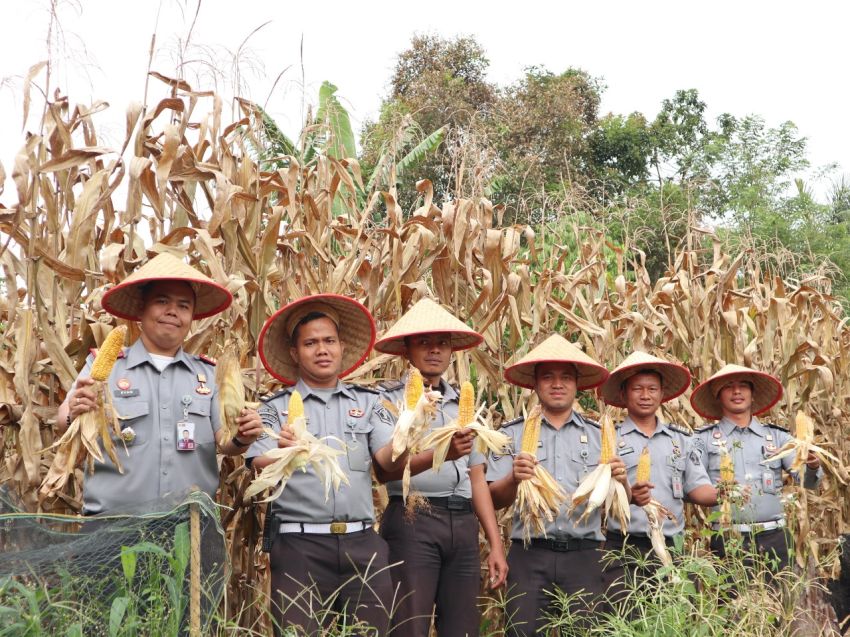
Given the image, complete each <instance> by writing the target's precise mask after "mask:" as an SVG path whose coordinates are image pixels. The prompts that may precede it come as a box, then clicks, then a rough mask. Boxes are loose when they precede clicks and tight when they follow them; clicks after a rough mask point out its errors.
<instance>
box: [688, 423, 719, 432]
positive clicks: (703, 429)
mask: <svg viewBox="0 0 850 637" xmlns="http://www.w3.org/2000/svg"><path fill="white" fill-rule="evenodd" d="M716 426H717V423H716V422H710V423H708V424H706V425H703V426H702V427H697V428H696V429H694V431H695V432H696V433H702V432H703V431H708V430H709V429H714V428H715V427H716Z"/></svg>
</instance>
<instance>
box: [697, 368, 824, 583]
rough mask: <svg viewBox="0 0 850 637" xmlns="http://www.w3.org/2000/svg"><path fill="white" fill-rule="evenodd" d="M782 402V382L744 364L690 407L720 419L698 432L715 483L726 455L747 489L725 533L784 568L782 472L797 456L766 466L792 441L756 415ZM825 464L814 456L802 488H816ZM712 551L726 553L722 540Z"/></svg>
mask: <svg viewBox="0 0 850 637" xmlns="http://www.w3.org/2000/svg"><path fill="white" fill-rule="evenodd" d="M780 398H782V385H781V384H780V383H779V379H777V378H775V377H773V376H771V375H770V374H765V373H764V372H759V371H756V370H754V369H750V368H748V367H742V366H740V365H726V366H725V367H723V369H721V370H720V371H719V372H717V373H716V374H714V376H712V377H711V378H709V379H708V380H707V381H705V382H704V383H702V384H701V385H699V386H697V388H696V389H695V390H694V393H693V394H691V405H692V406H693V408H694V410H695V411H696V412H697V413H698V414H699V415H700V416H702V417H703V418H706V419H708V420H717V421H718V422H716V423H713V424H710V425H707V426H705V427H703V428H702V429H700V430H698V431H697V434H696V435H697V438H698V440H699V441H700V443H701V451H702V453H701V461H702V463H703V465H704V466H705V468H706V469H707V470H708V475H709V477H710V478H711V481H712V482H713V483H714V484H715V485H716V484H718V483H719V482H720V458H721V455H722V452H723V451H724V450H725V451H727V452H728V453H729V454H730V455H731V457H732V462H733V464H734V466H735V481H736V482H737V483H738V484H740V485H742V486H743V487H744V488H745V489H746V490H747V491H748V499H747V502H746V503H745V504H744V505H742V506H737V507H733V508H732V509H733V510H732V527H731V528H730V529H720V528H719V525H718V526H716V527H715V528H716V529H717V530H721V531H737V532H738V533H741V534H742V536H743V540H744V546H745V547H748V546H752V545H753V544H755V548H756V550H758V552H759V553H770V552H772V553H773V554H774V555H775V557H776V559H777V561H778V563H779V567H780V568H785V567H786V566H788V565H789V563H790V560H789V554H788V541H789V538H788V536H787V532H786V529H785V511H784V508H783V506H782V501H781V499H780V496H781V492H782V470H783V468H784V469H785V470H786V471H788V470H790V467H791V463H792V462H793V459H794V458H793V456H787V457H786V458H783V459H782V460H776V461H774V462H771V463H769V464H767V465H764V464H762V461H763V460H765V459H766V458H769V457H770V456H772V455H773V454H775V453H776V450H777V449H778V448H779V447H781V446H782V445H783V444H785V442H786V441H787V440H788V439H790V438H791V435H790V434H789V433H788V432H787V431H786V430H785V429H782V428H781V427H779V426H777V425H774V424H772V423H762V422H760V421H759V420H758V418H756V415H758V414H761V413H764V412H766V411H769V410H770V408H771V407H773V405H775V404H776V403H777V402H779V399H780ZM799 477H800V476H796V478H798V479H799ZM820 477H821V470H820V461H819V460H818V458H817V457H816V456H815V455H814V454H813V453H810V454H809V457H808V459H807V462H806V468H805V470H804V475H803V476H802V480H803V486H804V487H805V488H807V489H816V488H817V485H818V483H819V482H820ZM712 548H713V549H714V550H715V551H716V552H718V554H720V555H723V554H724V550H723V538H722V536H717V537H715V538H714V539H713V540H712Z"/></svg>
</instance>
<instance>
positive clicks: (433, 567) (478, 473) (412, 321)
mask: <svg viewBox="0 0 850 637" xmlns="http://www.w3.org/2000/svg"><path fill="white" fill-rule="evenodd" d="M482 340H483V338H482V337H481V335H480V334H477V333H476V332H474V331H473V330H471V329H470V328H468V327H467V326H466V325H465V324H464V323H462V322H461V321H459V320H458V319H457V318H455V317H454V316H452V315H451V314H450V313H449V312H447V311H446V310H445V309H443V308H442V307H441V306H440V305H438V304H437V303H435V302H434V301H431V300H430V299H422V300H421V301H419V302H418V303H416V305H414V306H413V307H412V308H411V309H410V310H409V311H408V312H407V313H406V314H405V315H404V316H402V317H401V318H400V319H399V320H398V322H397V323H396V324H395V325H393V326H392V327H391V328H390V329H389V330H387V333H386V334H385V335H384V336H383V338H381V339H380V340H379V341H378V342H377V343H376V344H375V349H376V350H378V351H380V352H384V353H387V354H397V355H404V356H405V357H406V358H407V360H408V361H410V363H411V364H412V365H414V366H415V367H416V368H417V369H418V370H419V371H420V372H421V373H422V377H423V380H424V381H425V384H426V385H430V386H431V387H433V388H434V389H436V390H438V391H440V392H441V393H442V396H443V399H442V403H441V406H440V409H439V411H438V412H437V416H436V418H435V420H434V421H433V423H432V425H431V426H432V428H436V427H442V426H444V425H447V424H449V423H451V422H452V421H453V420H455V419H456V418H457V415H458V398H459V396H458V393H457V391H455V388H454V387H452V386H451V385H449V384H448V383H447V382H446V381H445V380H443V374H444V373H445V371H446V370H447V369H448V367H449V364H450V363H451V359H452V352H453V351H457V350H462V349H467V348H470V347H475V346H476V345H478V344H480V343H481V341H482ZM384 397H385V399H386V400H389V401H390V402H392V403H393V404H397V403H400V402H403V399H404V379H403V380H401V381H398V382H395V383H392V384H389V385H387V386H386V387H385V393H384ZM433 456H434V452H433V450H430V451H425V452H423V453H420V454H417V455H416V456H414V457H413V458H411V473H418V475H414V477H413V478H412V479H411V484H410V490H411V492H412V493H415V494H417V495H418V496H421V497H424V498H425V499H426V500H427V501H428V506H427V507H420V508H417V509H416V510H415V511H413V512H412V514H408V512H407V511H406V508H405V502H404V501H403V499H402V485H401V481H400V480H399V479H398V478H399V477H400V476H399V475H396V476H386V475H381V474H380V473H379V474H378V477H379V478H380V479H382V480H385V479H387V478H396V479H394V480H392V481H391V482H389V483H388V484H387V492H388V493H389V498H390V501H389V505H388V506H387V508H386V510H385V511H384V515H383V517H382V519H381V535H382V536H383V538H384V539H385V540H386V541H387V544H389V547H390V562H392V563H395V562H401V564H399V565H398V566H397V567H394V568H393V570H392V575H393V582H394V584H395V585H396V587H397V591H398V593H397V594H398V599H399V606H398V609H397V610H396V612H395V614H394V615H393V627H394V628H395V630H396V632H398V634H400V635H401V634H403V635H410V636H411V637H428V635H429V633H430V628H431V615H432V612H433V613H434V614H435V625H436V627H437V632H438V634H439V635H447V636H455V635H456V636H459V637H462V636H464V635H466V636H469V637H471V636H474V635H478V631H479V623H480V613H479V612H478V605H477V598H478V592H479V589H480V586H481V565H480V556H479V546H478V523H479V521H480V522H481V525H482V527H483V528H484V532H485V535H486V536H487V540H488V542H489V543H490V555H489V557H488V564H487V566H488V570H489V572H490V581H489V584H490V586H491V587H492V588H496V587H498V586H501V585H502V584H503V583H504V580H505V577H506V576H507V562H506V561H505V552H504V547H503V546H502V538H501V534H500V533H499V527H498V524H497V523H496V516H495V513H494V510H493V501H492V500H491V498H490V492H489V490H488V489H487V482H486V481H485V479H484V465H485V462H486V458H485V457H484V456H483V455H482V454H481V453H479V452H477V451H474V450H473V436H472V435H471V433H470V432H469V431H468V430H467V431H466V432H459V433H457V434H455V435H454V437H453V438H452V443H451V447H450V449H449V453H448V455H447V457H446V462H444V463H443V465H442V466H441V467H440V469H439V470H438V471H434V470H433V469H432V464H433ZM420 471H422V473H419V472H420ZM473 511H474V513H473ZM435 605H436V609H435Z"/></svg>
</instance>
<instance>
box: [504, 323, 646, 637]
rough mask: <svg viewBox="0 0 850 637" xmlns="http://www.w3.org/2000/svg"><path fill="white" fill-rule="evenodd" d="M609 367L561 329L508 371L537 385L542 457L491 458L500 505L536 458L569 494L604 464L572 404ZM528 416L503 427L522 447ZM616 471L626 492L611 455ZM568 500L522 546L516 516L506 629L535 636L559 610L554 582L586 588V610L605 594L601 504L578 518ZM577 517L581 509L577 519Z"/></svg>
mask: <svg viewBox="0 0 850 637" xmlns="http://www.w3.org/2000/svg"><path fill="white" fill-rule="evenodd" d="M607 377H608V371H607V370H606V369H605V368H604V367H603V366H602V365H600V364H599V363H597V362H596V361H594V360H593V359H592V358H590V357H589V356H588V355H587V354H585V353H584V352H582V351H581V350H579V349H578V348H576V347H575V346H574V345H572V344H571V343H569V342H568V341H567V340H566V339H564V338H563V337H561V336H560V335H557V334H555V335H552V336H550V337H549V338H548V339H546V340H545V341H543V343H541V344H540V345H538V346H537V347H536V348H534V349H533V350H531V351H530V352H529V353H528V354H526V355H525V356H524V357H523V358H522V359H520V360H519V361H518V362H517V363H515V364H514V365H511V366H510V367H508V368H507V369H506V370H505V378H506V379H507V381H508V382H510V383H512V384H514V385H519V386H520V387H528V388H531V389H534V391H535V393H536V394H537V397H538V399H539V400H540V405H541V407H542V409H543V420H542V423H541V427H540V441H539V443H538V450H537V458H536V460H535V459H533V458H532V457H531V456H529V455H528V454H524V453H519V454H517V455H516V456H514V457H513V458H512V457H511V456H510V455H504V456H493V457H491V459H490V463H489V466H488V469H487V481H488V482H489V483H490V493H491V494H492V496H493V504H494V505H495V506H496V508H503V507H506V506H509V505H511V504H512V503H513V502H514V500H515V499H516V494H517V487H518V485H519V483H520V482H521V481H522V480H528V479H530V478H531V477H532V476H533V475H534V464H535V462H539V463H540V464H542V465H543V466H544V468H546V469H547V470H548V471H549V473H551V474H552V477H553V478H554V479H555V480H556V481H557V482H558V483H559V484H560V485H561V486H562V487H563V488H564V490H565V491H566V492H567V493H568V494H572V493H574V492H575V490H576V489H577V488H578V485H579V483H580V482H581V481H582V479H584V477H585V476H587V474H588V473H590V472H591V471H593V469H594V468H595V467H596V466H597V465H598V464H599V456H600V452H601V446H602V445H601V435H600V429H599V425H598V424H597V423H595V422H593V421H591V420H588V419H586V418H584V417H583V416H581V414H579V413H577V412H576V411H575V410H574V409H573V405H574V402H575V397H576V391H577V390H580V389H590V388H593V387H596V386H597V385H599V384H600V383H602V382H603V381H604V380H605V379H606V378H607ZM523 427H524V422H523V419H521V418H519V419H517V420H514V421H512V422H510V423H508V424H506V425H504V426H503V428H502V430H503V431H504V432H505V433H507V434H508V435H510V436H511V438H512V440H513V448H514V449H521V442H522V432H523ZM611 467H612V475H613V477H614V479H616V480H619V481H620V482H622V483H623V484H624V486H626V490H627V492H628V491H629V487H628V481H627V479H626V469H625V466H624V465H623V462H622V460H620V459H619V458H614V459H613V460H612V461H611ZM629 496H630V497H631V494H630V493H629ZM568 504H569V503H568V502H567V503H565V504H564V505H563V506H562V507H561V511H560V512H559V514H558V516H557V517H556V518H555V520H554V521H553V522H551V523H549V524H548V525H547V528H546V535H545V537H542V536H536V537H532V539H531V542H530V544H529V545H528V546H524V545H523V541H522V537H523V528H522V524H521V522H520V520H519V517H518V516H517V515H516V514H515V515H514V525H513V531H512V532H511V539H512V543H511V549H510V552H509V553H508V566H509V568H510V570H509V571H508V593H507V630H508V634H510V635H514V636H525V635H533V634H537V633H538V632H539V631H540V630H541V629H542V627H543V626H544V625H545V623H546V619H545V615H546V614H547V613H551V612H553V611H554V610H555V606H554V604H553V602H554V600H553V598H552V596H551V593H547V591H550V592H551V591H552V590H553V589H554V588H555V587H557V588H559V589H560V590H562V591H563V592H565V593H567V594H570V595H572V594H575V593H579V592H583V593H584V594H585V595H586V596H587V597H586V598H585V600H583V602H585V603H581V604H574V606H573V608H572V610H573V611H574V612H576V613H586V612H588V608H589V607H590V606H593V605H594V604H595V603H598V602H599V598H600V597H601V596H602V594H603V593H604V592H605V588H604V584H603V581H602V557H603V554H602V550H601V549H602V540H603V536H602V529H601V525H602V521H601V517H600V512H599V511H598V510H597V511H596V512H594V513H593V514H591V515H590V516H589V518H588V519H587V520H586V521H584V522H581V523H578V522H577V521H576V519H575V518H570V517H568V516H567V508H568ZM577 517H578V516H577V515H576V518H577Z"/></svg>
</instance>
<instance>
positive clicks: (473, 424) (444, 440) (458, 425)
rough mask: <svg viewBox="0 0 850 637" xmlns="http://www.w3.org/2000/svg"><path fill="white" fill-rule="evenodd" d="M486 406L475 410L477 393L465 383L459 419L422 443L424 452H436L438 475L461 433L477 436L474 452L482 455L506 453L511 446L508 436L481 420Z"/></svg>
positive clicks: (435, 467)
mask: <svg viewBox="0 0 850 637" xmlns="http://www.w3.org/2000/svg"><path fill="white" fill-rule="evenodd" d="M483 411H484V405H482V406H481V407H479V409H478V410H477V411H476V409H475V389H474V388H473V387H472V383H470V382H469V381H466V382H465V383H463V384H462V385H461V387H460V399H459V401H458V417H457V418H456V419H455V420H453V421H452V422H450V423H449V424H448V425H445V426H443V427H438V428H437V429H433V430H432V431H431V432H430V433H429V434H428V435H427V436H426V437H425V439H424V440H423V441H422V448H423V449H432V448H433V449H434V461H433V464H432V468H433V469H434V471H439V470H440V467H441V466H442V465H443V463H444V462H445V461H446V456H447V455H448V453H449V448H450V446H451V442H452V437H453V436H454V435H455V434H456V433H458V432H459V431H463V430H464V429H469V430H471V431H472V432H474V433H475V436H476V440H475V448H476V450H477V451H478V452H479V453H485V452H486V451H487V450H490V451H492V452H493V453H504V450H505V448H506V447H507V446H508V444H510V438H509V437H508V435H507V434H505V433H503V432H501V431H496V430H495V429H493V428H492V427H491V426H490V425H489V423H488V422H486V421H485V420H483V418H482V417H481V415H482V413H483Z"/></svg>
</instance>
